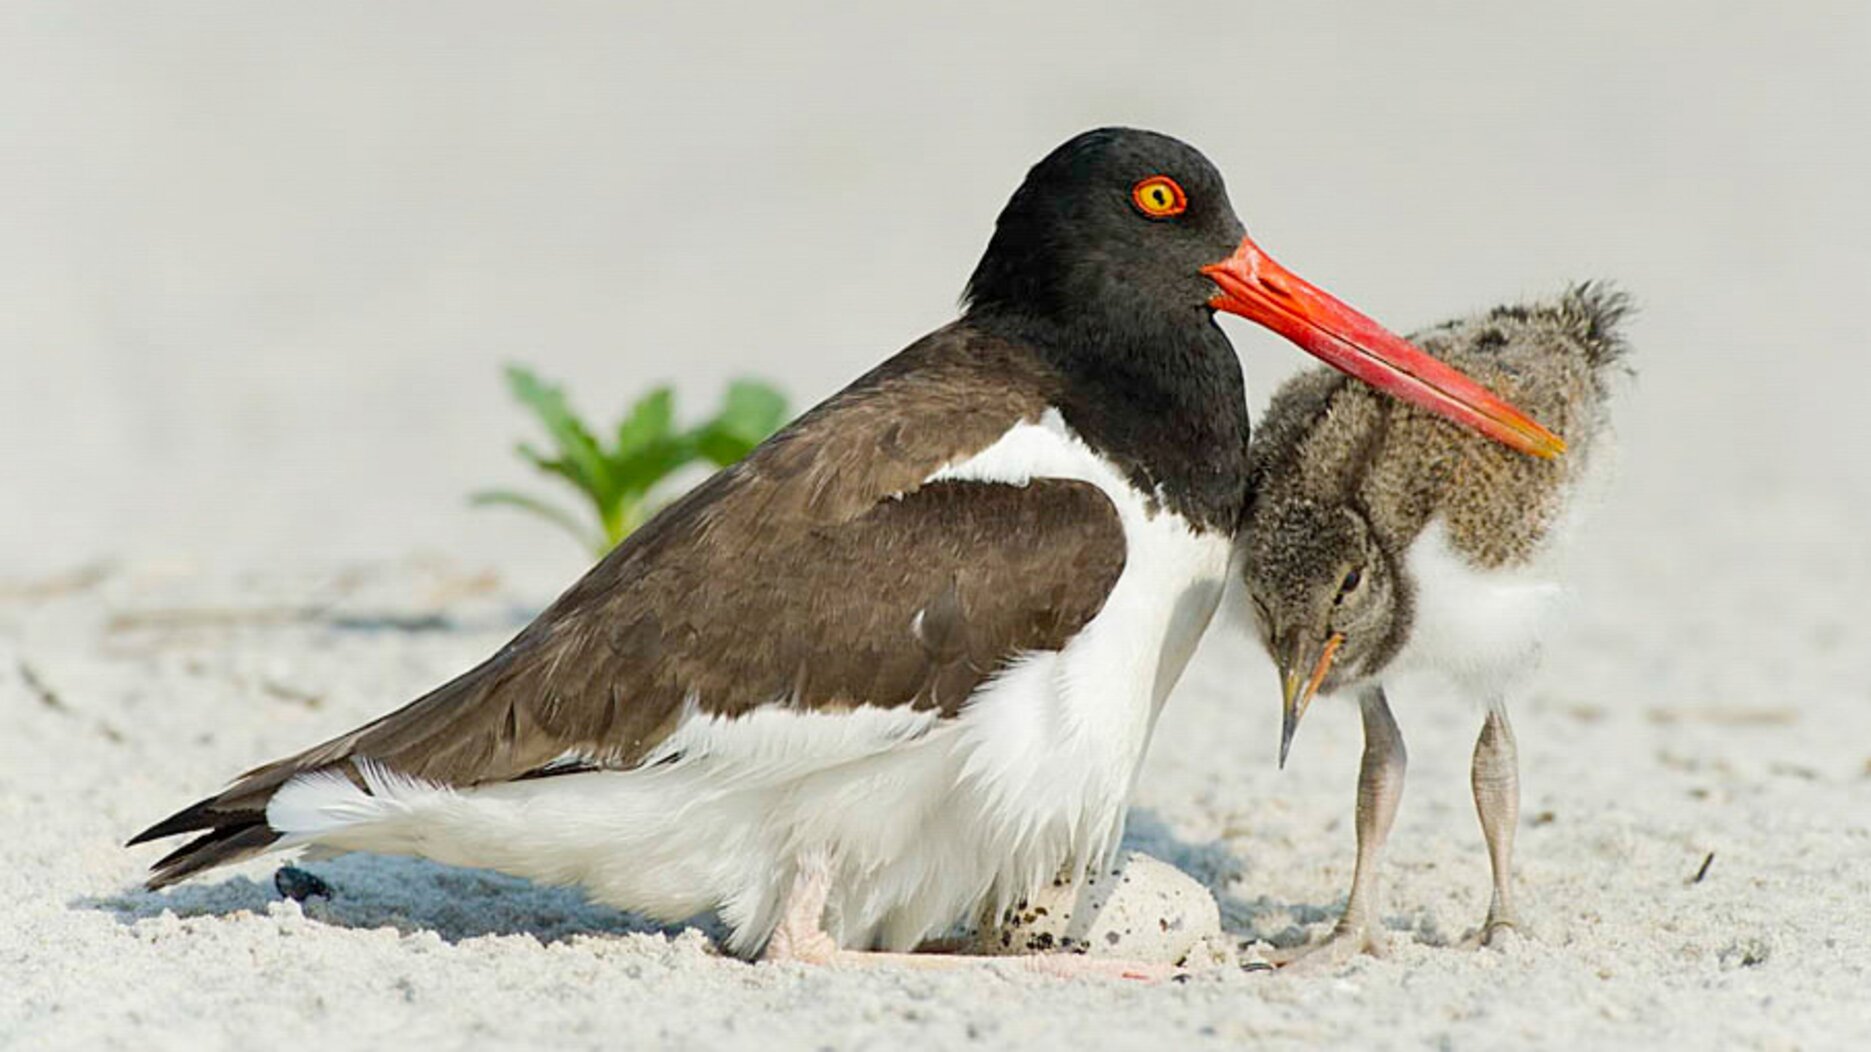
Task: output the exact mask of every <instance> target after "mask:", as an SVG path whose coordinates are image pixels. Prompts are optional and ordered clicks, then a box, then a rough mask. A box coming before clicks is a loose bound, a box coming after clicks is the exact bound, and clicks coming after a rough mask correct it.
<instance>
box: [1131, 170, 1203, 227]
mask: <svg viewBox="0 0 1871 1052" xmlns="http://www.w3.org/2000/svg"><path fill="white" fill-rule="evenodd" d="M1130 203H1131V204H1133V205H1136V206H1137V211H1139V212H1142V213H1143V214H1144V215H1146V216H1149V217H1150V218H1151V219H1168V218H1169V217H1170V216H1179V215H1181V214H1183V213H1184V212H1186V211H1188V210H1189V195H1188V194H1185V193H1183V192H1182V186H1181V184H1179V183H1177V182H1176V180H1174V179H1171V178H1170V177H1169V176H1167V175H1153V176H1150V177H1149V178H1147V179H1139V180H1138V181H1137V185H1136V186H1133V187H1131V188H1130Z"/></svg>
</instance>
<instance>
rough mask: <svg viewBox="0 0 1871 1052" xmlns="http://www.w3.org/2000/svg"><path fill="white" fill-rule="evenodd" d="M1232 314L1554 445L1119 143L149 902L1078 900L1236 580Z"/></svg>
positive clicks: (746, 908)
mask: <svg viewBox="0 0 1871 1052" xmlns="http://www.w3.org/2000/svg"><path fill="white" fill-rule="evenodd" d="M1216 310H1226V311H1233V312H1236V313H1239V314H1243V315H1246V316H1248V317H1251V318H1254V319H1256V320H1259V321H1261V322H1263V323H1265V324H1267V325H1269V326H1272V327H1274V328H1276V329H1278V330H1279V331H1281V332H1283V333H1285V334H1287V335H1288V336H1289V337H1291V338H1292V339H1293V340H1294V341H1295V342H1297V343H1299V344H1300V346H1302V347H1303V348H1305V349H1307V350H1309V351H1311V352H1312V353H1314V354H1317V355H1319V356H1321V357H1323V358H1325V359H1327V360H1328V361H1332V362H1334V363H1336V364H1338V365H1340V366H1341V367H1343V368H1347V369H1353V370H1356V371H1358V372H1359V373H1360V375H1364V376H1368V377H1370V378H1372V380H1373V382H1376V383H1379V384H1380V385H1382V386H1384V387H1386V388H1387V389H1389V390H1393V391H1396V392H1398V393H1399V394H1400V395H1402V396H1403V397H1407V398H1414V399H1417V400H1419V401H1421V402H1423V403H1425V404H1429V405H1432V406H1434V407H1435V408H1436V409H1437V411H1439V412H1442V413H1445V414H1447V415H1449V416H1451V417H1452V418H1455V419H1459V420H1462V421H1464V422H1466V423H1469V424H1472V425H1474V426H1477V427H1480V428H1483V429H1485V430H1486V431H1487V432H1488V433H1489V434H1491V435H1494V436H1497V437H1498V438H1499V439H1500V440H1502V441H1505V442H1510V443H1513V444H1514V445H1515V446H1516V447H1518V448H1520V449H1524V450H1527V451H1529V452H1532V453H1535V454H1543V455H1552V454H1555V453H1557V452H1558V450H1559V448H1560V444H1559V442H1558V440H1557V439H1556V438H1554V437H1553V436H1552V435H1551V434H1550V433H1549V432H1547V431H1545V430H1544V429H1542V428H1540V427H1539V426H1538V425H1537V424H1534V423H1533V422H1532V421H1531V420H1529V419H1528V418H1527V417H1525V416H1524V415H1522V414H1520V413H1519V412H1517V411H1516V410H1514V409H1512V407H1510V406H1508V405H1506V404H1505V403H1502V402H1500V401H1499V400H1498V399H1495V398H1494V397H1493V396H1491V395H1490V394H1489V393H1488V392H1487V391H1486V390H1484V389H1483V388H1481V387H1479V386H1477V385H1475V384H1474V383H1472V382H1470V381H1467V380H1465V379H1464V378H1462V377H1460V376H1459V375H1456V374H1454V373H1453V372H1452V371H1450V370H1447V369H1445V368H1442V367H1440V366H1439V365H1438V363H1436V362H1434V361H1433V360H1432V359H1429V358H1427V357H1425V356H1424V355H1422V354H1421V353H1420V352H1418V351H1417V350H1415V349H1414V348H1412V347H1410V346H1409V345H1408V344H1407V343H1405V342H1403V341H1402V340H1400V339H1398V338H1397V337H1395V336H1392V335H1390V334H1388V333H1386V332H1384V331H1383V330H1382V329H1380V328H1378V327H1377V326H1376V325H1375V324H1374V323H1372V322H1370V321H1369V320H1367V319H1365V318H1363V317H1362V316H1360V315H1358V314H1357V313H1355V312H1353V311H1352V310H1350V308H1348V307H1345V306H1344V305H1343V304H1341V303H1339V302H1337V301H1336V300H1333V299H1331V298H1330V297H1328V296H1326V295H1325V294H1324V293H1321V292H1319V291H1318V290H1316V289H1314V288H1312V287H1311V286H1309V285H1305V284H1304V283H1302V282H1299V281H1298V279H1296V278H1294V277H1292V276H1291V275H1290V274H1287V273H1286V272H1285V271H1283V270H1281V269H1280V268H1279V267H1277V266H1276V265H1275V264H1273V262H1272V261H1271V260H1268V259H1267V258H1266V257H1265V256H1264V255H1263V254H1262V253H1261V252H1260V251H1259V249H1258V248H1256V247H1255V246H1254V244H1253V242H1251V241H1249V240H1248V239H1247V238H1246V235H1245V233H1244V231H1243V229H1242V226H1241V223H1240V221H1239V220H1238V219H1236V218H1235V214H1234V210H1233V208H1232V207H1231V206H1230V205H1229V202H1228V196H1227V193H1226V191H1225V189H1224V187H1223V185H1222V180H1221V176H1220V175H1219V174H1218V173H1217V172H1216V171H1215V169H1214V168H1213V167H1212V166H1211V165H1210V164H1209V163H1208V161H1207V160H1206V159H1205V158H1204V157H1203V156H1202V155H1201V154H1200V153H1198V152H1196V151H1195V150H1194V149H1192V148H1191V147H1189V146H1187V145H1185V144H1183V143H1181V142H1178V141H1177V140H1175V139H1171V138H1168V137H1166V136H1163V135H1157V134H1153V133H1150V132H1144V131H1135V130H1128V129H1115V128H1112V129H1102V130H1098V131H1092V132H1088V133H1086V134H1083V135H1080V136H1078V137H1076V138H1074V139H1072V140H1071V141H1069V142H1067V143H1065V144H1064V145H1063V146H1061V147H1059V148H1058V149H1057V150H1055V151H1054V152H1053V153H1052V154H1050V155H1049V156H1047V157H1046V158H1045V159H1044V160H1042V161H1041V162H1040V163H1039V164H1038V165H1037V166H1035V167H1034V168H1033V169H1032V171H1031V172H1030V173H1028V175H1027V177H1026V180H1025V182H1024V183H1023V184H1022V185H1021V186H1020V188H1019V190H1018V191H1017V192H1016V193H1015V194H1014V196H1013V198H1012V200H1011V201H1010V202H1009V203H1008V204H1007V206H1006V209H1005V210H1004V211H1003V212H1002V213H1001V215H1000V218H999V221H998V223H997V226H996V228H995V231H994V234H993V237H992V239H991V240H990V242H989V244H988V247H987V250H986V253H985V254H984V256H983V257H982V259H981V262H980V264H979V266H978V267H977V268H976V269H975V272H974V275H973V277H972V278H971V279H970V280H969V282H968V286H967V292H966V296H965V309H964V313H963V315H962V317H961V318H960V319H959V320H958V321H956V322H954V323H952V324H950V325H948V326H946V327H944V328H942V329H939V330H937V331H936V332H934V333H931V334H930V335H928V336H926V337H924V338H923V339H921V340H918V341H917V342H916V343H914V344H912V345H911V346H910V347H909V348H908V349H906V350H904V351H902V352H901V353H899V354H897V355H896V356H895V357H893V358H890V359H889V360H888V361H885V362H884V363H883V364H882V365H880V366H878V367H877V368H876V369H874V370H872V371H871V372H870V373H869V374H867V375H865V376H863V377H861V378H859V379H858V380H857V381H855V382H854V383H852V384H851V385H850V386H849V387H847V388H845V389H844V390H843V391H841V392H839V393H838V394H837V395H835V396H833V397H832V398H830V399H829V400H827V401H826V402H824V403H823V404H821V405H819V406H818V407H816V408H814V409H812V410H811V411H810V412H808V413H806V414H805V415H804V416H803V417H801V418H800V419H799V420H798V421H796V422H795V423H793V424H792V425H790V426H789V427H787V428H785V429H784V430H782V431H781V432H780V433H778V434H777V435H775V436H774V437H773V438H772V439H770V440H768V441H767V442H766V443H765V444H763V445H762V446H760V447H759V448H758V449H756V450H755V451H754V452H753V453H752V454H750V455H749V456H748V457H747V458H746V459H745V460H743V461H742V462H741V463H739V464H737V465H734V466H732V467H730V468H727V469H726V470H723V471H722V472H720V473H719V474H717V475H715V476H714V477H713V478H710V479H708V480H707V481H705V482H703V483H702V484H701V485H700V486H698V487H697V488H696V489H694V490H693V491H691V492H690V493H689V494H688V495H687V496H685V497H684V498H682V499H681V500H678V501H676V502H675V503H674V504H672V505H671V506H670V507H669V508H667V509H666V510H664V511H663V512H662V513H661V514H659V515H658V516H656V517H655V518H654V519H653V520H651V521H650V522H649V523H647V524H646V525H645V526H643V528H641V529H640V530H638V531H637V532H636V533H635V534H633V535H632V536H631V537H630V538H629V539H628V540H627V541H625V542H624V543H623V544H622V545H620V546H619V547H618V548H617V549H616V550H615V551H613V552H611V553H610V554H609V555H607V556H606V557H605V558H604V559H603V560H602V561H601V562H600V563H598V565H597V566H596V567H595V568H593V569H592V570H591V571H590V572H589V573H587V574H586V575H585V577H584V578H583V579H582V580H580V581H578V582H577V583H576V584H574V585H573V586H572V587H571V589H570V590H568V591H567V592H566V593H565V594H564V595H562V596H560V597H559V599H558V600H557V601H555V602H554V603H553V604H552V605H551V607H550V608H548V609H547V610H546V611H545V612H544V613H542V614H541V615H540V616H539V618H538V619H537V620H536V621H534V622H533V623H532V624H531V625H529V626H527V627H526V628H525V629H524V630H522V631H521V632H520V633H519V635H518V636H517V637H515V638H514V639H513V640H512V641H511V642H510V643H508V644H507V645H506V646H504V647H502V648H501V649H500V650H499V651H498V652H497V653H495V654H494V655H493V656H492V657H490V658H488V659H487V660H486V661H485V662H483V663H482V664H480V665H478V666H476V667H475V668H472V669H470V670H468V671H467V672H465V673H463V674H462V675H461V676H459V677H457V678H456V679H454V680H452V681H450V682H448V683H445V684H443V685H441V686H440V687H437V688H436V689H434V690H433V691H431V692H429V693H428V694H426V695H424V696H422V697H420V698H417V699H416V700H415V701H413V702H410V703H409V704H408V705H406V706H404V707H403V708H401V709H398V710H396V711H395V712H392V713H390V714H389V715H386V716H384V717H382V718H380V719H377V720H374V721H372V722H370V723H367V724H365V725H364V726H362V727H358V728H356V729H355V730H350V731H346V732H345V733H343V734H340V735H338V736H337V737H335V738H333V739H331V740H330V741H327V742H325V743H324V744H322V745H318V746H315V747H313V748H310V749H307V750H306V751H304V752H301V753H299V754H297V755H294V756H289V757H287V758H285V759H282V760H278V761H275V762H273V763H269V764H267V765H265V766H263V767H260V768H258V769H256V770H253V771H250V772H248V773H247V774H245V775H243V776H241V777H240V778H239V779H237V780H236V781H235V782H234V783H233V784H232V785H231V786H230V787H229V788H227V789H226V790H224V791H222V792H220V793H218V794H216V795H214V796H211V797H209V798H208V799H206V800H203V801H201V802H199V803H197V804H194V805H193V806H190V807H188V808H185V809H183V810H182V811H180V812H178V813H177V814H175V815H174V816H172V817H170V818H167V819H165V820H163V821H162V822H159V823H157V824H156V825H154V826H152V827H151V828H149V829H148V830H145V831H144V832H143V833H141V834H139V835H138V836H137V837H136V838H135V840H134V841H132V843H137V842H141V841H144V840H150V839H155V838H159V837H167V836H171V835H175V834H180V833H194V834H197V836H196V838H195V839H194V840H191V841H189V842H188V843H186V844H184V845H182V846H181V847H180V848H178V849H176V850H175V851H173V852H171V853H170V854H169V855H167V856H166V857H164V858H162V859H161V860H160V861H158V862H157V863H156V864H155V871H154V875H153V876H152V877H151V878H150V884H151V885H152V886H158V887H159V886H162V885H165V884H169V883H173V882H174V881H177V880H181V879H183V878H184V877H188V876H190V875H192V874H195V873H199V872H201V871H203V870H206V869H209V868H210V867H214V866H219V865H222V864H224V863H228V862H233V861H236V860H238V859H243V858H247V857H249V856H252V855H255V854H258V853H261V852H264V851H271V850H276V849H281V848H295V847H312V848H316V849H319V850H321V851H324V852H344V851H376V852H385V853H397V854H410V855H420V856H424V857H427V858H430V859H434V860H437V861H440V862H445V863H450V864H456V865H466V866H481V867H487V868H491V869H496V870H501V871H504V872H507V873H512V874H516V875H519V876H524V877H529V878H532V879H534V880H539V881H544V882H549V883H557V884H577V885H582V886H583V887H584V888H586V889H587V890H588V891H589V893H590V894H591V895H592V896H593V897H594V898H596V899H598V900H601V901H603V902H607V903H612V904H615V905H617V906H620V907H623V908H626V909H629V910H633V911H637V912H640V913H643V914H647V915H649V916H652V917H656V918H661V919H665V920H671V921H674V920H680V919H683V918H687V917H690V916H694V915H696V914H700V913H703V912H707V911H715V912H717V913H718V915H719V916H720V917H721V919H722V920H723V921H724V922H725V923H726V926H727V928H728V929H729V933H730V934H729V936H728V940H727V942H728V947H729V949H731V950H732V951H733V952H734V953H737V954H740V955H744V956H750V957H751V956H756V955H762V954H764V955H765V956H767V957H770V958H780V959H795V960H806V961H816V962H832V961H859V960H865V959H867V958H865V957H863V956H862V955H861V954H860V953H859V952H858V951H867V950H875V951H894V952H897V953H901V952H902V951H910V950H913V949H914V948H915V947H917V946H918V945H919V944H920V943H922V942H923V941H924V940H926V939H928V938H930V937H931V936H935V935H940V934H944V933H946V932H948V931H949V930H950V929H952V928H955V927H956V926H958V925H964V924H966V923H968V922H970V921H972V920H974V919H975V918H977V917H980V916H982V915H984V914H998V913H999V912H1000V911H1001V910H1002V909H1004V908H1005V907H1006V906H1007V905H1008V904H1009V903H1012V902H1015V901H1018V900H1020V899H1021V898H1022V897H1024V896H1026V895H1028V894H1030V893H1032V892H1034V891H1036V890H1037V889H1039V888H1040V887H1042V886H1043V885H1046V884H1047V883H1049V882H1050V881H1052V880H1053V879H1054V877H1055V876H1056V875H1058V874H1059V873H1061V872H1062V871H1063V872H1067V873H1081V874H1082V873H1083V872H1084V871H1085V870H1086V869H1087V868H1088V867H1090V866H1094V865H1097V864H1099V863H1100V862H1102V861H1104V860H1105V859H1107V858H1108V857H1109V855H1110V854H1111V852H1112V851H1113V849H1114V848H1115V847H1116V845H1117V843H1118V839H1119V834H1120V830H1121V827H1122V825H1123V819H1124V813H1125V803H1126V800H1127V798H1128V796H1129V794H1130V791H1131V786H1132V783H1133V781H1134V780H1135V778H1136V774H1137V769H1138V765H1139V763H1140V761H1141V760H1142V758H1143V755H1144V749H1145V746H1146V744H1147V743H1148V741H1149V739H1150V730H1151V727H1152V725H1153V723H1154V721H1155V719H1156V715H1157V712H1158V709H1159V708H1160V707H1161V705H1162V704H1163V701H1164V699H1165V698H1166V697H1167V696H1168V694H1169V691H1170V688H1171V686H1173V685H1174V684H1175V682H1176V679H1177V676H1178V675H1179V674H1180V673H1181V671H1182V668H1183V664H1184V663H1185V661H1186V660H1187V659H1188V657H1189V655H1190V652H1191V651H1192V650H1193V649H1194V647H1195V644H1196V641H1197V639H1198V637H1199V636H1200V635H1201V633H1202V632H1203V630H1204V628H1205V627H1206V626H1207V624H1208V623H1209V619H1210V616H1211V614H1212V613H1213V611H1214V609H1215V604H1216V602H1217V599H1218V597H1219V595H1220V594H1221V591H1222V588H1223V584H1224V582H1225V580H1226V578H1227V575H1228V560H1229V558H1230V551H1231V545H1232V540H1233V536H1234V530H1235V525H1236V522H1237V520H1238V519H1239V514H1240V508H1241V496H1242V490H1243V487H1244V485H1245V483H1246V478H1247V409H1246V404H1245V395H1244V391H1243V385H1242V378H1241V373H1240V366H1239V363H1238V361H1237V359H1236V357H1235V354H1234V351H1233V349H1232V348H1231V347H1230V346H1229V343H1228V340H1227V339H1226V337H1225V336H1224V335H1223V334H1222V332H1221V330H1220V328H1219V327H1217V326H1216V324H1215V322H1214V313H1215V311H1216ZM1515 455H1516V456H1518V455H1520V454H1518V453H1516V454H1515ZM868 959H870V960H876V959H880V958H868ZM902 959H905V960H908V961H911V962H913V963H922V962H926V961H929V960H931V958H929V957H927V956H918V957H904V958H902ZM934 959H935V960H940V958H934ZM1048 967H1049V969H1050V968H1051V966H1048ZM1083 967H1084V969H1085V970H1087V971H1103V970H1107V969H1109V968H1111V967H1112V966H1111V965H1110V964H1109V963H1108V962H1089V961H1088V962H1086V964H1085V965H1084V966H1083ZM1056 970H1064V971H1070V970H1072V967H1071V966H1070V965H1069V964H1062V965H1060V966H1058V968H1057V969H1056ZM1120 970H1121V969H1120ZM1123 974H1133V973H1132V972H1123ZM1144 974H1148V972H1147V970H1146V971H1145V972H1144Z"/></svg>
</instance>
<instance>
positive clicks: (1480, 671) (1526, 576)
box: [1391, 520, 1565, 703]
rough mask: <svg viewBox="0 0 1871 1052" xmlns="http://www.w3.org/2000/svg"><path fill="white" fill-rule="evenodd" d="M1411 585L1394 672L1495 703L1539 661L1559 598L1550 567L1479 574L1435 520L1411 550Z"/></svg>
mask: <svg viewBox="0 0 1871 1052" xmlns="http://www.w3.org/2000/svg"><path fill="white" fill-rule="evenodd" d="M1406 561H1407V567H1408V572H1409V574H1410V577H1411V579H1412V580H1413V581H1414V582H1415V583H1416V604H1415V609H1414V612H1413V615H1412V620H1411V627H1410V636H1409V641H1408V642H1407V643H1406V644H1405V645H1404V648H1403V650H1402V652H1401V653H1399V654H1398V655H1397V657H1396V659H1395V660H1394V661H1393V662H1392V663H1391V668H1392V669H1394V670H1395V671H1396V672H1399V673H1410V672H1419V671H1428V672H1435V673H1440V674H1443V675H1446V676H1448V677H1450V678H1452V679H1454V680H1455V681H1456V683H1457V684H1458V685H1459V686H1460V687H1461V688H1462V689H1463V690H1464V691H1465V692H1467V693H1470V694H1472V695H1475V696H1476V697H1477V698H1478V700H1481V701H1485V702H1488V703H1495V702H1498V701H1499V700H1500V694H1501V693H1502V691H1504V690H1505V689H1506V688H1507V686H1508V685H1509V684H1510V683H1512V682H1513V680H1514V679H1515V678H1517V677H1518V676H1519V675H1520V674H1521V673H1523V672H1524V671H1525V670H1527V669H1528V668H1530V667H1531V666H1532V665H1533V663H1534V661H1535V659H1536V658H1537V656H1538V651H1539V645H1540V639H1541V638H1542V636H1543V635H1544V633H1545V631H1546V628H1547V626H1548V624H1549V623H1550V621H1551V618H1552V615H1553V613H1554V611H1555V610H1556V609H1557V607H1558V605H1559V601H1560V600H1561V598H1562V597H1563V596H1564V594H1565V592H1564V590H1563V589H1562V588H1561V587H1560V585H1559V583H1558V581H1557V580H1556V579H1555V575H1554V573H1553V565H1552V560H1551V559H1550V558H1542V559H1539V560H1537V561H1535V562H1534V563H1533V564H1531V565H1529V566H1525V567H1516V568H1509V569H1492V570H1484V569H1479V568H1477V567H1475V566H1473V565H1472V564H1470V563H1469V562H1468V561H1467V559H1466V558H1464V557H1463V556H1462V555H1461V554H1460V553H1459V552H1457V551H1455V550H1454V549H1453V548H1451V547H1450V545H1449V540H1448V531H1447V529H1446V528H1445V527H1444V526H1443V524H1442V522H1441V521H1440V520H1438V521H1436V522H1432V523H1431V524H1430V525H1429V526H1428V527H1427V528H1426V529H1424V530H1423V533H1422V535H1421V536H1419V537H1418V538H1417V539H1416V541H1415V543H1413V544H1412V545H1411V546H1410V549H1409V552H1408V555H1407V557H1406Z"/></svg>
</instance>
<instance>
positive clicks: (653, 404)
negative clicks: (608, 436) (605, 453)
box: [611, 387, 676, 463]
mask: <svg viewBox="0 0 1871 1052" xmlns="http://www.w3.org/2000/svg"><path fill="white" fill-rule="evenodd" d="M675 424H676V395H675V392H674V391H672V390H670V389H669V388H667V387H658V388H656V389H655V390H653V391H651V392H650V393H649V394H646V395H644V396H643V397H642V398H639V399H637V404H636V405H633V406H631V407H630V413H629V414H628V415H627V416H625V417H624V419H623V422H622V423H620V424H618V425H617V448H616V449H615V450H613V451H612V453H611V460H612V462H613V463H619V462H622V461H625V460H628V459H629V458H630V456H631V455H632V454H634V453H636V452H637V451H638V450H640V449H643V448H645V447H647V446H649V445H650V444H651V443H653V442H661V441H666V440H668V439H669V437H670V431H671V430H673V429H674V428H675Z"/></svg>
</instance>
